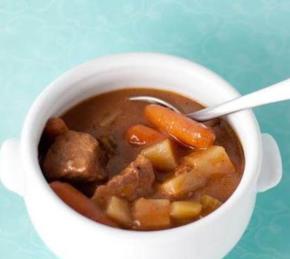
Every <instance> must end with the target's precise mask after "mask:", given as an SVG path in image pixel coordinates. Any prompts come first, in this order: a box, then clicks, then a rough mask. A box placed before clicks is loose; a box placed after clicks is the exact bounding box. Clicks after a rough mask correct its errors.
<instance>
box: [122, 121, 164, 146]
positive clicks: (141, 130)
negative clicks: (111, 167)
mask: <svg viewBox="0 0 290 259" xmlns="http://www.w3.org/2000/svg"><path fill="white" fill-rule="evenodd" d="M126 137H127V140H128V142H129V143H130V144H133V145H137V146H142V145H146V144H151V143H154V142H157V141H161V140H163V139H165V136H164V135H162V134H161V133H159V132H158V131H157V130H154V129H152V128H149V127H147V126H144V125H141V124H137V125H134V126H132V127H130V128H129V129H128V131H127V136H126Z"/></svg>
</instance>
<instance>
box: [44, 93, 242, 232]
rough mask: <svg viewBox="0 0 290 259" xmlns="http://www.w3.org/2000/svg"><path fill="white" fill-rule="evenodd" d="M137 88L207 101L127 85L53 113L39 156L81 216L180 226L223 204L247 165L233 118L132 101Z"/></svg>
mask: <svg viewBox="0 0 290 259" xmlns="http://www.w3.org/2000/svg"><path fill="white" fill-rule="evenodd" d="M135 95H150V96H155V97H158V98H161V99H164V100H166V101H168V102H169V103H171V104H172V105H174V106H176V107H177V108H178V109H179V110H180V111H182V112H183V113H187V112H192V111H195V110H199V109H201V108H202V106H201V105H200V104H198V103H196V102H195V101H193V100H191V99H189V98H187V97H184V96H181V95H179V94H177V93H173V92H169V91H162V90H157V89H141V88H140V89H139V88H136V89H122V90H117V91H112V92H108V93H104V94H101V95H98V96H95V97H93V98H90V99H88V100H85V101H84V102H82V103H80V104H78V105H76V106H75V107H73V108H71V109H69V110H68V111H67V112H65V113H64V114H63V115H62V116H61V117H59V118H51V119H49V120H48V122H47V124H46V126H45V129H44V131H43V134H42V137H41V140H40V143H39V161H40V165H41V168H42V171H43V174H44V176H45V178H46V179H47V181H48V183H49V184H50V186H51V188H52V189H53V190H54V191H55V193H56V194H57V195H58V196H59V197H60V198H61V199H62V200H63V201H64V202H65V203H67V204H68V205H69V206H70V207H72V208H73V209H74V210H76V211H77V212H79V213H81V214H82V215H84V216H86V217H88V218H90V219H92V220H94V221H96V222H99V223H103V224H106V225H110V226H113V227H119V228H124V229H132V230H160V229H166V228H172V227H177V226H180V225H184V224H187V223H189V222H193V221H196V220H198V219H199V218H202V217H205V216H206V215H208V214H209V213H211V212H213V211H214V210H216V209H217V208H218V207H220V206H222V204H223V203H224V202H226V200H227V199H228V198H229V197H230V196H231V195H232V193H233V192H234V191H235V189H236V188H237V186H238V184H239V182H240V180H241V177H242V174H243V169H244V154H243V150H242V147H241V144H240V142H239V139H238V137H237V136H236V134H235V133H234V131H233V130H232V128H231V127H230V125H229V124H228V123H227V122H226V121H225V120H223V119H217V120H214V121H209V122H207V123H199V122H196V121H193V120H191V119H189V118H186V117H185V116H184V115H182V114H178V113H176V112H173V111H171V110H169V109H167V108H165V107H162V106H158V105H151V104H150V105H148V104H147V103H143V102H132V101H129V100H128V97H130V96H135Z"/></svg>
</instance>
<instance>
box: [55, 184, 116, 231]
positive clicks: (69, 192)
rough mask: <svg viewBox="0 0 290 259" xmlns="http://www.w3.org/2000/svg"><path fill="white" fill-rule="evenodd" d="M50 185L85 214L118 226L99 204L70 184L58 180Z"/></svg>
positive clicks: (67, 201) (75, 208)
mask: <svg viewBox="0 0 290 259" xmlns="http://www.w3.org/2000/svg"><path fill="white" fill-rule="evenodd" d="M50 187H51V188H52V189H53V191H54V192H55V193H56V194H57V196H59V198H61V199H62V200H63V201H64V202H65V203H66V204H67V205H68V206H70V207H71V208H72V209H74V210H75V211H77V212H78V213H80V214H82V215H83V216H85V217H88V218H90V219H92V220H94V221H97V222H99V223H102V224H106V225H109V226H113V227H116V226H117V224H116V223H114V222H113V221H112V220H111V219H110V218H109V217H107V216H106V214H105V213H104V212H103V211H102V210H101V209H100V208H99V207H98V206H96V205H95V204H94V203H93V202H92V201H91V200H90V199H89V198H87V197H86V196H85V195H83V194H82V193H81V192H79V191H78V190H77V189H75V188H74V187H72V186H71V185H70V184H68V183H62V182H58V181H56V182H52V183H50Z"/></svg>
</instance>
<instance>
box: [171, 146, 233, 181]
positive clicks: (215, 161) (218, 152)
mask: <svg viewBox="0 0 290 259" xmlns="http://www.w3.org/2000/svg"><path fill="white" fill-rule="evenodd" d="M186 171H196V172H197V171H198V172H201V173H203V174H204V175H207V176H208V175H214V174H227V173H233V172H234V171H235V167H234V165H233V163H232V161H231V160H230V158H229V156H228V154H227V153H226V151H225V149H224V148H223V147H221V146H211V147H209V148H208V149H205V150H199V151H195V152H192V153H191V154H189V155H188V156H185V157H184V158H183V161H182V163H181V166H180V167H178V169H177V170H176V171H175V174H176V175H178V174H182V173H184V172H186Z"/></svg>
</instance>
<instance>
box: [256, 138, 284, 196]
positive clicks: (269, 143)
mask: <svg viewBox="0 0 290 259" xmlns="http://www.w3.org/2000/svg"><path fill="white" fill-rule="evenodd" d="M262 145H263V158H262V159H263V160H262V167H261V173H260V176H259V178H258V184H257V190H258V192H264V191H267V190H269V189H271V188H273V187H275V186H276V185H277V184H278V183H279V182H280V181H281V178H282V159H281V155H280V151H279V147H278V145H277V142H276V141H275V139H274V138H273V137H272V136H271V135H269V134H262Z"/></svg>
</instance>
